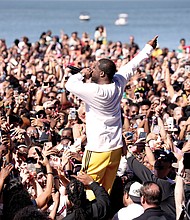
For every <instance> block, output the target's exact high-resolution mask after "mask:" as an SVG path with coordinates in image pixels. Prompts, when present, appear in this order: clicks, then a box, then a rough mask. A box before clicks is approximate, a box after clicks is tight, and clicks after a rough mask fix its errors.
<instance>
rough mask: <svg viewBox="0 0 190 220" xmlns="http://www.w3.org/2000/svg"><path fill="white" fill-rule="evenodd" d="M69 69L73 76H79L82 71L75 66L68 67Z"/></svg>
mask: <svg viewBox="0 0 190 220" xmlns="http://www.w3.org/2000/svg"><path fill="white" fill-rule="evenodd" d="M67 67H68V68H69V69H70V70H71V74H72V75H74V74H77V73H79V72H80V71H81V70H82V68H78V67H75V66H70V65H68V66H67Z"/></svg>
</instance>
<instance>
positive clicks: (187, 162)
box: [183, 153, 190, 169]
mask: <svg viewBox="0 0 190 220" xmlns="http://www.w3.org/2000/svg"><path fill="white" fill-rule="evenodd" d="M183 165H184V169H190V153H184V155H183Z"/></svg>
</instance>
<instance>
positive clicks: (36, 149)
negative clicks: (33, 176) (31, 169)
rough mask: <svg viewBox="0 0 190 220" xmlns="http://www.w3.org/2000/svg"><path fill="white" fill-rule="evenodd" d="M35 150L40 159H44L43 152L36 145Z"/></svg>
mask: <svg viewBox="0 0 190 220" xmlns="http://www.w3.org/2000/svg"><path fill="white" fill-rule="evenodd" d="M35 151H36V153H37V154H38V156H39V158H40V160H42V159H43V156H42V153H41V152H40V151H39V149H38V148H36V147H35Z"/></svg>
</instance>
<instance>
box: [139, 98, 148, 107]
mask: <svg viewBox="0 0 190 220" xmlns="http://www.w3.org/2000/svg"><path fill="white" fill-rule="evenodd" d="M139 105H140V106H143V105H148V106H149V107H150V106H151V101H150V100H148V99H144V100H143V101H142V102H140V103H139Z"/></svg>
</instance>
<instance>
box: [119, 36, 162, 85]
mask: <svg viewBox="0 0 190 220" xmlns="http://www.w3.org/2000/svg"><path fill="white" fill-rule="evenodd" d="M157 38H158V36H155V37H154V38H153V39H152V40H150V41H148V42H147V44H146V45H145V47H144V48H143V50H142V51H141V52H140V53H138V55H137V56H135V57H134V58H133V59H132V60H131V61H130V62H129V63H127V64H126V65H124V66H122V67H121V68H120V69H119V71H118V72H117V74H118V75H122V76H123V77H124V78H125V79H126V81H128V80H129V79H130V78H131V76H133V75H134V72H135V70H136V69H137V67H138V66H139V64H140V63H141V62H142V61H143V60H145V59H147V58H149V56H150V54H151V52H152V50H153V49H155V48H156V45H157ZM125 84H126V82H125Z"/></svg>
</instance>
